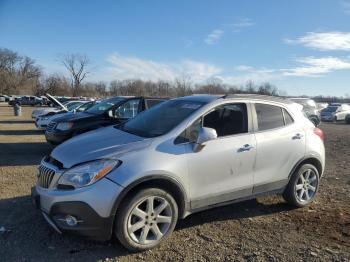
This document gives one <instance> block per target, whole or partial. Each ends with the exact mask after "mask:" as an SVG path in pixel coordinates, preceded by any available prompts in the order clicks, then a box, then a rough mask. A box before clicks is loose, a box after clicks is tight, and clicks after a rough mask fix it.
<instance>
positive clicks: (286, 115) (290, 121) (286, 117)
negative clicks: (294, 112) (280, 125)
mask: <svg viewBox="0 0 350 262" xmlns="http://www.w3.org/2000/svg"><path fill="white" fill-rule="evenodd" d="M283 115H284V123H285V125H286V126H288V125H290V124H293V122H294V120H293V118H292V117H291V115H290V114H289V113H288V111H287V110H285V109H283Z"/></svg>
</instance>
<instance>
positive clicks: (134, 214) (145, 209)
mask: <svg viewBox="0 0 350 262" xmlns="http://www.w3.org/2000/svg"><path fill="white" fill-rule="evenodd" d="M172 215H173V214H172V209H171V206H170V204H169V202H168V201H167V200H166V199H165V198H163V197H159V196H147V197H145V198H143V199H142V200H141V201H139V202H138V203H137V204H136V205H135V206H134V207H133V208H132V209H131V211H130V213H129V216H128V224H127V232H128V234H129V236H130V238H131V239H132V240H133V241H135V242H136V243H138V244H141V245H146V244H147V245H148V244H152V243H155V242H159V241H160V240H161V239H162V237H163V236H164V235H165V234H166V233H167V232H168V230H169V228H170V225H171V222H172Z"/></svg>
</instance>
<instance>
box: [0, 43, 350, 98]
mask: <svg viewBox="0 0 350 262" xmlns="http://www.w3.org/2000/svg"><path fill="white" fill-rule="evenodd" d="M60 60H61V61H60V62H61V64H62V65H63V66H64V67H65V68H66V70H67V75H69V77H67V76H64V75H62V74H58V73H56V74H51V75H45V74H44V73H43V69H42V67H41V66H40V65H38V64H37V63H36V62H35V61H34V60H33V59H31V58H30V57H27V56H22V55H19V54H18V53H17V52H14V51H11V50H9V49H6V48H0V94H5V95H37V96H40V95H44V94H45V93H50V94H51V95H56V96H84V97H100V98H103V97H108V96H118V95H127V96H128V95H130V96H131V95H134V96H158V97H177V96H185V95H191V94H227V93H230V94H239V93H255V94H263V95H274V96H286V95H287V94H286V92H283V91H281V90H279V89H278V88H277V87H275V86H274V85H272V84H270V83H268V82H266V83H263V84H259V85H256V84H255V83H254V82H253V81H248V82H247V83H246V84H244V85H240V86H237V85H229V84H226V83H223V82H222V81H220V79H217V78H214V79H209V80H207V81H206V82H205V83H201V84H199V83H194V82H192V81H191V78H190V77H188V76H182V77H178V78H176V79H174V80H173V81H163V80H159V81H156V82H155V81H144V80H140V79H129V80H113V81H111V82H110V83H107V82H103V81H101V82H89V81H87V79H88V75H89V71H88V65H89V62H90V61H89V59H88V58H87V56H84V55H79V54H67V55H64V56H62V57H61V59H60ZM315 100H316V101H318V102H350V99H349V98H348V97H347V98H339V97H322V96H317V97H315Z"/></svg>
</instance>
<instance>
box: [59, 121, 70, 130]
mask: <svg viewBox="0 0 350 262" xmlns="http://www.w3.org/2000/svg"><path fill="white" fill-rule="evenodd" d="M72 126H73V123H72V122H62V123H58V125H57V126H56V129H58V130H61V131H65V130H69V129H71V128H72Z"/></svg>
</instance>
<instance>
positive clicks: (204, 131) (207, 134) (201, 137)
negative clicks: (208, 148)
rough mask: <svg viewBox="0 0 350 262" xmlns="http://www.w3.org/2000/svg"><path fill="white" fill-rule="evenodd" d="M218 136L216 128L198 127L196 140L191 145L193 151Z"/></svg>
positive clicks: (197, 150)
mask: <svg viewBox="0 0 350 262" xmlns="http://www.w3.org/2000/svg"><path fill="white" fill-rule="evenodd" d="M217 137H218V135H217V133H216V130H215V129H213V128H209V127H201V128H200V129H199V133H198V137H197V141H196V143H195V144H194V146H193V151H194V152H199V151H200V150H202V148H203V147H204V146H205V145H204V144H205V143H206V142H208V141H210V140H214V139H216V138H217Z"/></svg>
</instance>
